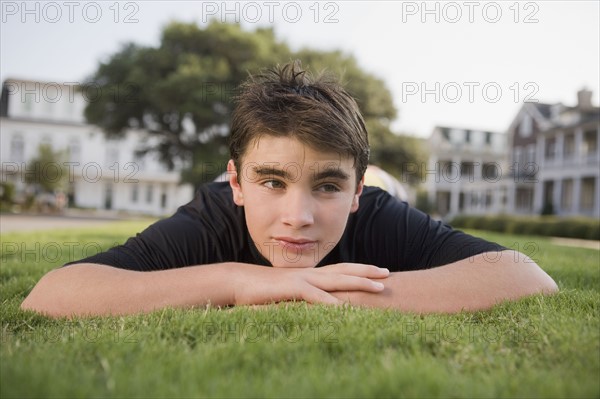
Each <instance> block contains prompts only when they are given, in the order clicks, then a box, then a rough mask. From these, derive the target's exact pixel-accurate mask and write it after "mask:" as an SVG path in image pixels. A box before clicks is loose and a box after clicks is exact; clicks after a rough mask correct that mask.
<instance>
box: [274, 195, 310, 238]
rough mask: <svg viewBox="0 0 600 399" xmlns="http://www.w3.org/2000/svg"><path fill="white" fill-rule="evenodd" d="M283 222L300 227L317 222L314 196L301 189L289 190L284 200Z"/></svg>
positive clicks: (293, 226) (296, 227)
mask: <svg viewBox="0 0 600 399" xmlns="http://www.w3.org/2000/svg"><path fill="white" fill-rule="evenodd" d="M283 206H284V209H283V213H282V222H283V224H285V225H287V226H289V227H292V228H295V229H299V228H302V227H306V226H310V225H312V224H313V223H314V222H315V219H314V214H313V213H314V210H313V203H312V196H311V195H310V194H307V193H303V192H300V191H294V192H289V193H288V195H287V196H286V198H285V201H284V204H283Z"/></svg>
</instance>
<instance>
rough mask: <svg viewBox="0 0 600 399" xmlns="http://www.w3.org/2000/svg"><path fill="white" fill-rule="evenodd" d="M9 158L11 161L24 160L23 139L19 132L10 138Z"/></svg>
mask: <svg viewBox="0 0 600 399" xmlns="http://www.w3.org/2000/svg"><path fill="white" fill-rule="evenodd" d="M10 159H11V160H12V161H13V162H25V141H24V140H23V137H21V135H20V134H16V135H14V136H12V138H11V139H10Z"/></svg>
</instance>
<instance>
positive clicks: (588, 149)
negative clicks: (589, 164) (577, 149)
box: [582, 129, 598, 156]
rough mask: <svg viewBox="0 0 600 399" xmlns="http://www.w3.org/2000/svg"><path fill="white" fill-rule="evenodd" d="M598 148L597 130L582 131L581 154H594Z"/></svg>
mask: <svg viewBox="0 0 600 399" xmlns="http://www.w3.org/2000/svg"><path fill="white" fill-rule="evenodd" d="M597 150H598V132H597V131H596V130H595V129H592V130H588V131H585V132H584V133H583V148H582V151H583V154H582V155H583V156H589V155H594V154H595V153H596V151H597Z"/></svg>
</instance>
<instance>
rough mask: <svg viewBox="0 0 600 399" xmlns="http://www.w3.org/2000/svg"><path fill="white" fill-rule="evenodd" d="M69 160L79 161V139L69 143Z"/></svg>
mask: <svg viewBox="0 0 600 399" xmlns="http://www.w3.org/2000/svg"><path fill="white" fill-rule="evenodd" d="M69 161H71V162H77V163H79V162H81V143H80V142H79V140H76V141H72V142H71V143H70V144H69Z"/></svg>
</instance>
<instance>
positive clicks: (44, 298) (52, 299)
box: [20, 270, 68, 318]
mask: <svg viewBox="0 0 600 399" xmlns="http://www.w3.org/2000/svg"><path fill="white" fill-rule="evenodd" d="M55 273H56V270H53V271H50V272H49V273H47V274H46V275H45V276H44V277H42V278H41V279H40V281H38V283H37V284H36V285H35V287H33V289H32V290H31V292H30V293H29V295H27V297H26V298H25V299H24V300H23V302H22V303H21V307H20V308H21V310H23V311H31V312H35V313H39V314H42V315H44V316H49V317H53V318H58V317H64V316H68V315H67V314H64V312H61V311H60V308H59V307H57V296H56V295H54V294H53V293H54V292H55V291H56V289H57V287H56V281H55V278H54V274H55Z"/></svg>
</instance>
